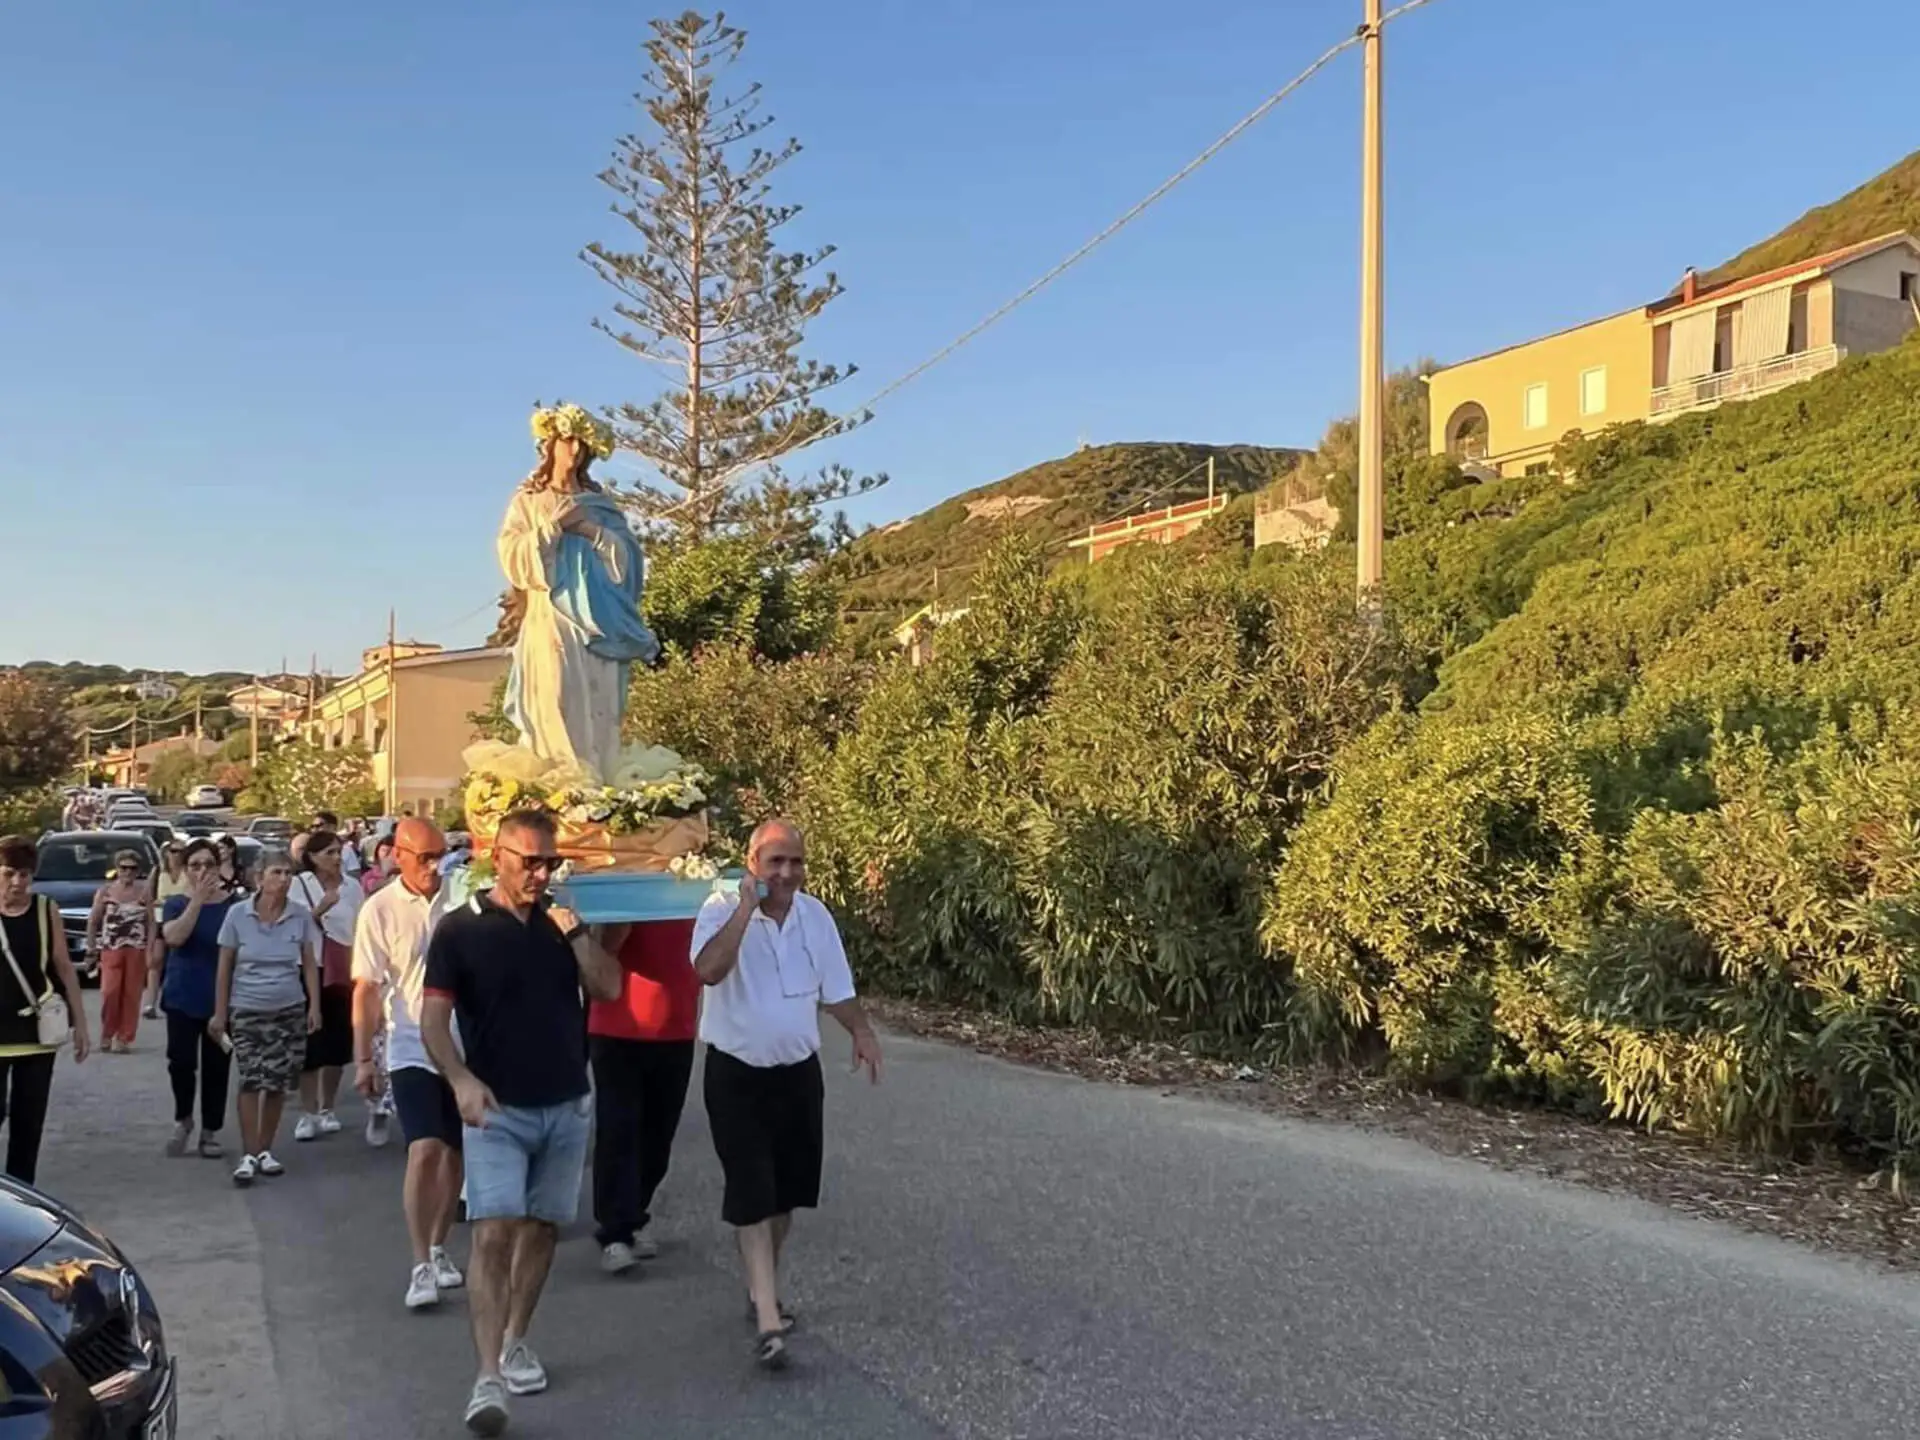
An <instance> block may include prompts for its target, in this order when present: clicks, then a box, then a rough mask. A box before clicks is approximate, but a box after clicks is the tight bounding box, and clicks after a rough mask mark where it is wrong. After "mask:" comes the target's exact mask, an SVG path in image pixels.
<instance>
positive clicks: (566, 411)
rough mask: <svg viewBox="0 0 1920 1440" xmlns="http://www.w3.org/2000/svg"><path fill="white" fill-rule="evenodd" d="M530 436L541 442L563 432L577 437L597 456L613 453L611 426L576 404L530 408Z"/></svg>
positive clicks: (569, 437) (603, 456)
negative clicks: (531, 429)
mask: <svg viewBox="0 0 1920 1440" xmlns="http://www.w3.org/2000/svg"><path fill="white" fill-rule="evenodd" d="M532 428H533V438H534V442H535V443H536V444H542V445H544V444H545V443H546V442H547V441H549V440H554V439H558V438H559V437H561V436H565V437H566V438H568V439H570V440H578V441H579V442H580V443H581V444H582V445H584V446H586V447H587V449H589V450H590V451H592V452H593V454H594V455H595V456H597V457H598V458H599V459H602V460H605V459H606V458H607V457H608V456H609V455H611V454H613V429H612V427H611V426H609V425H608V424H607V423H606V422H605V421H604V420H600V419H598V418H596V417H595V416H592V415H589V414H588V413H587V412H586V411H585V410H583V409H581V408H580V407H579V406H578V405H553V406H549V407H548V408H547V409H545V410H536V411H534V412H533V421H532Z"/></svg>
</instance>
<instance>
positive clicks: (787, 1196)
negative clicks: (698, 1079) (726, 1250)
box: [693, 820, 880, 1369]
mask: <svg viewBox="0 0 1920 1440" xmlns="http://www.w3.org/2000/svg"><path fill="white" fill-rule="evenodd" d="M747 871H748V875H747V878H746V879H745V880H743V881H742V882H741V885H740V894H739V896H738V897H737V898H736V897H733V896H729V895H718V894H717V895H714V896H713V897H712V898H711V899H709V900H708V901H707V903H706V905H705V906H704V907H702V909H701V911H700V917H699V919H698V920H697V921H696V922H695V923H694V928H693V965H694V969H695V970H696V971H697V972H698V973H699V975H700V979H701V980H702V981H703V982H704V983H705V984H706V986H707V995H706V1006H705V1008H704V1010H703V1011H702V1013H701V1016H700V1038H701V1039H702V1040H704V1041H705V1042H706V1043H707V1057H706V1074H705V1082H704V1083H705V1094H706V1103H707V1120H708V1124H709V1127H710V1128H711V1130H712V1131H713V1148H714V1150H715V1151H716V1152H717V1153H718V1154H719V1157H720V1168H721V1170H722V1171H723V1172H724V1174H725V1176H726V1194H725V1196H724V1198H723V1199H722V1201H721V1206H720V1214H721V1218H722V1219H724V1220H725V1221H726V1222H727V1223H728V1224H729V1225H732V1226H733V1227H735V1232H736V1234H737V1235H738V1237H739V1242H740V1259H741V1263H742V1265H743V1266H744V1267H745V1269H746V1272H747V1292H748V1297H749V1300H750V1302H751V1307H752V1312H753V1321H754V1324H755V1326H756V1327H757V1329H758V1331H759V1338H758V1340H757V1341H756V1349H755V1358H756V1360H757V1361H758V1362H759V1363H760V1364H761V1365H762V1366H764V1367H766V1368H768V1369H780V1368H782V1367H783V1366H785V1364H786V1363H787V1332H788V1331H790V1330H791V1329H792V1328H793V1320H792V1316H791V1314H790V1312H788V1311H786V1310H784V1309H782V1307H781V1305H780V1293H779V1269H780V1250H781V1247H782V1245H784V1244H785V1243H786V1238H787V1231H788V1229H789V1227H790V1226H791V1225H792V1223H793V1212H794V1211H795V1210H800V1209H811V1208H813V1207H814V1206H816V1205H818V1204H819V1203H820V1160H821V1152H822V1149H823V1145H824V1118H823V1113H824V1108H825V1107H824V1102H825V1096H826V1086H825V1081H824V1078H823V1077H822V1075H821V1071H820V1011H821V1010H825V1011H826V1012H827V1013H828V1014H829V1015H831V1016H833V1018H834V1019H835V1020H837V1021H838V1022H839V1023H840V1024H841V1025H842V1026H843V1027H844V1028H845V1029H846V1031H847V1033H848V1034H849V1035H851V1036H852V1037H853V1066H854V1070H855V1071H856V1072H858V1071H859V1070H860V1069H861V1067H863V1066H864V1067H865V1068H866V1070H867V1072H868V1073H869V1074H870V1075H871V1076H872V1078H873V1080H874V1081H875V1082H876V1083H877V1082H878V1081H879V1079H880V1041H879V1039H878V1038H877V1037H876V1036H875V1035H874V1033H873V1026H872V1024H871V1023H869V1021H868V1020H867V1015H866V1012H865V1011H864V1010H863V1009H862V1008H861V1006H860V1002H859V1000H857V999H856V998H854V990H853V973H852V971H851V970H850V969H849V968H848V966H847V952H846V950H845V948H844V947H843V946H842V945H841V943H840V929H839V927H838V926H837V925H835V924H834V921H833V915H832V913H831V912H829V911H828V909H827V907H826V906H825V905H823V904H821V903H820V901H818V900H816V899H815V898H814V897H813V896H811V895H808V894H805V893H803V892H802V890H801V888H800V887H801V886H802V885H803V884H804V883H805V881H806V876H807V854H806V842H805V841H804V840H803V839H802V838H801V835H800V831H799V829H798V828H797V827H796V826H794V825H793V824H791V823H790V822H788V821H785V820H769V821H768V822H767V823H766V824H764V825H762V826H761V827H760V828H759V829H758V830H756V831H754V832H753V839H752V840H751V841H750V842H749V844H748V847H747Z"/></svg>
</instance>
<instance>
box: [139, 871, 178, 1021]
mask: <svg viewBox="0 0 1920 1440" xmlns="http://www.w3.org/2000/svg"><path fill="white" fill-rule="evenodd" d="M186 893H187V847H186V846H185V845H182V844H181V843H180V842H179V841H178V840H169V841H168V842H167V843H166V844H165V845H162V846H161V847H160V871H159V873H158V874H156V875H155V876H154V877H153V923H152V925H150V926H149V927H148V928H149V929H150V930H151V931H152V933H153V939H152V940H151V941H150V942H149V944H148V947H147V985H146V1004H144V1005H142V1006H141V1007H140V1013H141V1014H142V1015H144V1016H146V1017H147V1019H149V1020H158V1019H159V1018H160V972H161V971H162V970H164V969H165V968H166V963H167V942H166V941H164V940H162V939H161V938H160V907H161V906H162V905H165V904H166V903H167V901H169V900H171V899H172V898H173V897H174V896H176V895H184V894H186Z"/></svg>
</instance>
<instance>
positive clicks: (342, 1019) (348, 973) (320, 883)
mask: <svg viewBox="0 0 1920 1440" xmlns="http://www.w3.org/2000/svg"><path fill="white" fill-rule="evenodd" d="M341 855H342V847H341V841H340V836H339V834H338V832H336V831H333V830H315V831H313V832H311V833H310V834H309V835H308V836H307V848H306V851H305V853H304V854H303V855H302V856H301V858H300V862H299V864H300V873H299V874H298V875H296V876H294V877H293V890H292V899H293V903H294V904H296V905H299V906H300V907H301V908H303V909H304V910H306V911H307V912H308V913H309V914H311V915H312V916H313V918H314V919H315V920H316V921H317V922H318V923H319V928H320V939H319V945H320V1028H319V1029H318V1030H316V1031H314V1032H313V1034H312V1035H310V1036H309V1037H307V1058H306V1069H305V1071H304V1073H302V1075H301V1076H300V1119H299V1120H298V1121H296V1122H295V1124H294V1127H293V1138H294V1139H295V1140H316V1139H318V1138H319V1137H321V1136H322V1135H336V1134H338V1133H339V1131H340V1117H339V1116H337V1115H335V1114H334V1113H333V1106H334V1102H335V1101H336V1100H337V1099H338V1098H339V1096H340V1076H341V1072H342V1070H343V1069H344V1067H346V1066H348V1065H350V1064H352V1063H353V927H354V924H355V922H356V921H358V920H359V918H360V906H361V905H362V904H363V903H364V902H365V900H366V898H367V897H366V894H365V892H363V891H362V890H361V889H360V887H359V886H358V885H356V884H355V883H354V882H353V879H352V878H351V877H350V876H349V875H348V874H347V873H346V870H345V867H344V866H343V865H342V863H341Z"/></svg>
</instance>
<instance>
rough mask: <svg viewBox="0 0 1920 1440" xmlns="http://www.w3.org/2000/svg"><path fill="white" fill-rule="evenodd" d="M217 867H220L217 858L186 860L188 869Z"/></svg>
mask: <svg viewBox="0 0 1920 1440" xmlns="http://www.w3.org/2000/svg"><path fill="white" fill-rule="evenodd" d="M219 868H220V862H219V861H217V860H189V861H187V869H189V870H217V869H219Z"/></svg>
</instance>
